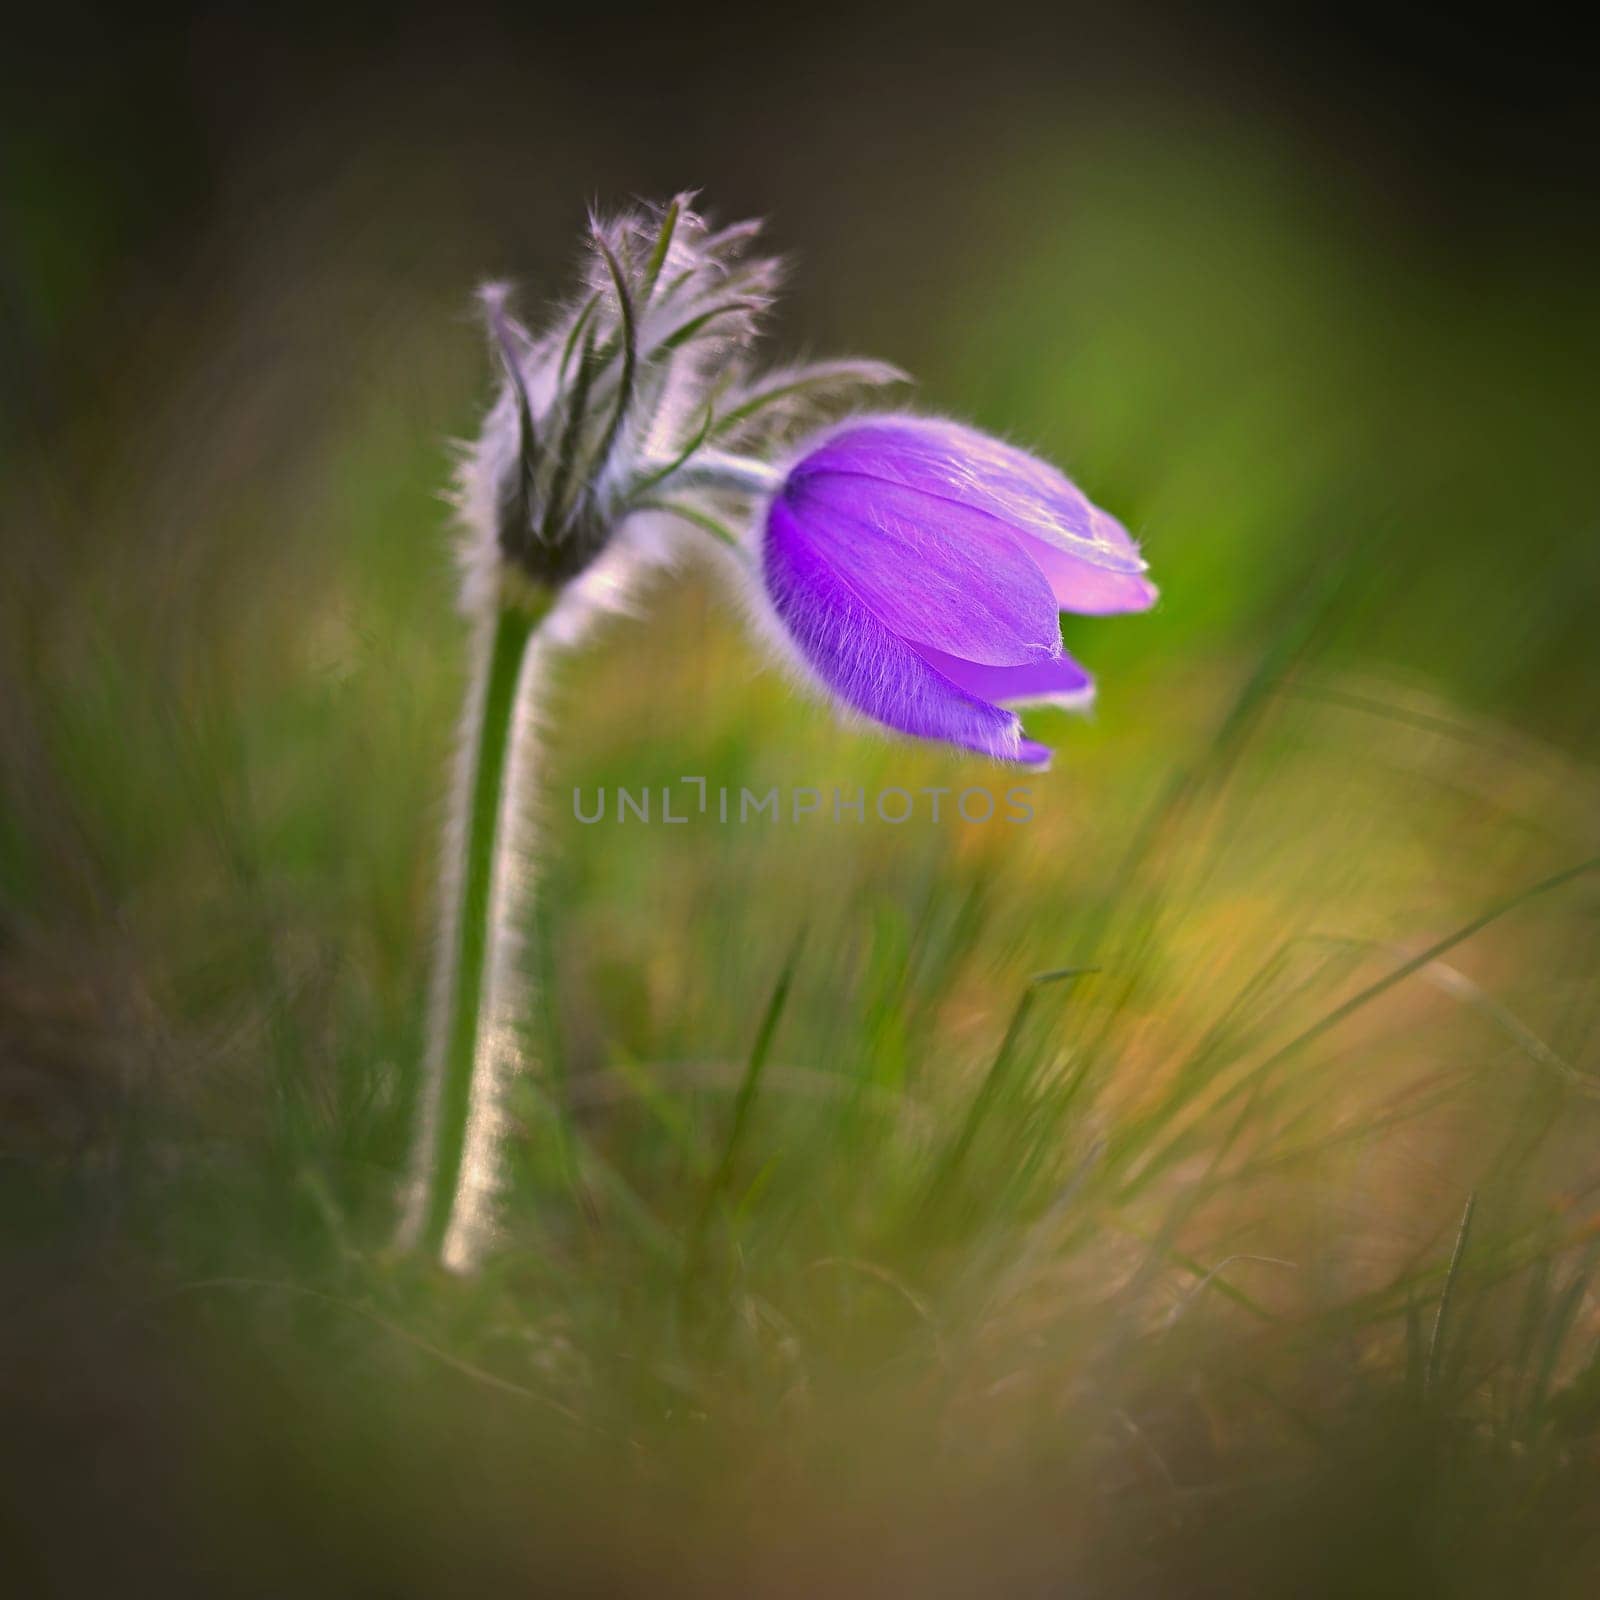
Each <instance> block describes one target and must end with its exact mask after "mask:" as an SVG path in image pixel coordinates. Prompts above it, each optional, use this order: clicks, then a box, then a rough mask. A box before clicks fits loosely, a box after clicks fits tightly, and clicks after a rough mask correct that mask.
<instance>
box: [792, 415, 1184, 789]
mask: <svg viewBox="0 0 1600 1600" xmlns="http://www.w3.org/2000/svg"><path fill="white" fill-rule="evenodd" d="M1145 570H1146V568H1145V562H1144V560H1143V558H1142V557H1141V556H1140V554H1139V551H1138V549H1137V547H1136V546H1135V544H1134V542H1133V540H1132V539H1131V538H1130V537H1129V536H1128V533H1127V530H1126V529H1125V528H1123V526H1122V524H1121V523H1119V522H1118V521H1117V520H1116V519H1115V518H1114V517H1112V516H1109V515H1108V514H1107V513H1106V512H1104V511H1101V510H1100V509H1099V508H1098V507H1097V506H1094V505H1091V504H1090V502H1089V501H1088V500H1087V499H1086V498H1085V497H1084V495H1083V494H1082V493H1080V492H1079V490H1078V489H1077V488H1075V487H1074V486H1073V484H1071V483H1070V482H1069V481H1068V480H1067V479H1066V478H1065V477H1063V476H1062V475H1061V473H1059V472H1058V471H1056V469H1055V468H1054V467H1051V466H1049V465H1047V464H1046V463H1045V462H1043V461H1040V460H1039V459H1037V458H1036V457H1034V456H1031V455H1028V454H1027V453H1026V452H1025V451H1022V450H1018V449H1015V448H1014V447H1012V446H1010V445H1007V444H1002V443H1001V442H1000V441H999V440H997V439H992V438H990V437H988V436H987V435H986V434H982V433H979V432H978V431H976V430H975V429H972V428H967V427H963V426H962V425H961V424H959V423H954V422H946V421H939V420H934V419H929V418H922V417H912V416H879V417H868V418H862V419H859V420H856V421H854V422H850V423H847V424H845V425H844V426H842V427H840V428H838V429H836V430H835V431H834V432H832V433H831V434H829V435H827V436H825V437H824V438H823V439H822V441H821V442H820V443H818V444H816V445H815V446H813V447H812V448H811V449H809V450H808V451H807V453H806V454H805V455H804V456H803V457H801V459H800V460H799V461H797V462H796V463H795V464H794V465H793V466H792V467H791V468H790V469H789V471H788V472H787V474H786V475H785V476H784V479H783V482H782V485H781V487H780V488H779V489H778V490H777V491H776V493H775V494H774V496H773V498H772V500H771V502H770V504H769V506H768V508H767V515H766V527H765V536H764V540H763V547H762V578H763V583H764V587H765V591H766V595H767V598H768V600H769V601H770V603H771V606H772V608H773V610H774V611H775V612H776V615H777V618H778V621H779V622H780V623H781V624H782V627H783V629H784V631H785V632H786V633H787V635H788V637H789V639H790V640H791V641H792V643H793V645H794V647H795V649H796V651H797V652H798V654H799V656H800V658H801V660H802V662H803V663H804V665H805V666H806V667H807V668H808V669H809V671H810V672H811V673H812V674H814V675H815V677H816V678H818V679H820V680H821V682H822V684H823V685H824V686H825V688H826V689H827V690H828V691H829V693H830V694H831V695H832V696H833V697H834V698H835V699H836V700H837V701H839V702H842V703H843V704H844V705H845V706H846V707H848V708H850V709H851V710H853V711H856V712H858V713H860V714H861V715H863V716H865V717H869V718H871V719H872V720H873V721H874V722H879V723H882V724H884V725H885V726H886V727H889V728H893V729H896V730H898V731H899V732H901V733H907V734H911V735H914V736H915V737H918V738H923V739H936V740H941V741H943V742H944V743H946V744H952V745H957V746H960V747H961V748H963V749H967V750H976V751H980V752H982V753H983V754H985V755H989V756H993V757H995V758H996V759H999V760H1002V761H1014V762H1018V763H1020V764H1022V765H1025V766H1033V767H1041V766H1044V765H1045V764H1047V763H1048V761H1049V758H1050V752H1049V750H1048V749H1047V748H1046V747H1045V746H1044V745H1041V744H1037V743H1035V742H1034V741H1032V740H1030V739H1027V738H1025V737H1024V736H1023V732H1022V725H1021V723H1020V722H1019V720H1018V719H1017V716H1016V713H1015V710H1014V709H1012V708H1014V707H1017V706H1023V705H1030V704H1052V705H1058V706H1067V707H1071V708H1081V707H1084V706H1086V705H1087V704H1088V703H1089V702H1090V701H1091V700H1092V699H1093V696H1094V683H1093V680H1092V679H1091V678H1090V676H1089V674H1088V673H1087V672H1086V671H1085V670H1084V669H1083V668H1082V667H1081V666H1080V665H1079V664H1078V663H1077V662H1076V661H1074V660H1073V659H1072V657H1071V656H1069V655H1068V654H1067V653H1066V652H1065V650H1064V649H1063V648H1062V643H1061V628H1060V620H1059V616H1058V613H1060V612H1062V611H1076V612H1081V613H1085V614H1088V615H1091V616H1103V615H1107V614H1110V613H1113V612H1119V611H1143V610H1146V609H1148V608H1149V607H1150V606H1151V605H1152V604H1154V602H1155V598H1156V590H1155V587H1154V585H1152V584H1151V583H1150V582H1149V580H1148V579H1147V578H1145V576H1144V572H1145Z"/></svg>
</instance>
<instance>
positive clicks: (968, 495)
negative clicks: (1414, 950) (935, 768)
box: [400, 195, 1155, 1269]
mask: <svg viewBox="0 0 1600 1600" xmlns="http://www.w3.org/2000/svg"><path fill="white" fill-rule="evenodd" d="M690 198H691V197H690V196H688V195H680V196H678V198H677V199H675V200H673V201H671V202H670V203H669V204H668V205H666V206H663V207H660V208H659V209H651V208H641V209H636V210H633V211H630V212H627V213H624V214H623V215H621V216H619V217H616V218H612V219H609V220H602V219H593V220H591V223H590V227H589V232H588V237H587V241H586V251H585V258H584V270H583V277H582V281H581V284H580V287H579V289H578V292H577V293H576V294H574V295H573V296H572V297H571V298H570V299H568V300H567V301H566V302H565V303H563V304H559V305H557V306H556V307H555V308H554V309H553V310H552V312H551V313H550V315H549V316H548V318H547V319H546V320H545V321H544V323H543V325H542V327H541V328H539V329H537V330H534V329H530V328H529V327H528V326H525V325H524V324H523V323H521V322H520V321H518V320H517V318H516V317H514V316H513V314H512V311H511V306H510V299H509V295H508V292H507V291H506V290H505V289H504V288H502V287H499V286H491V287H490V288H489V289H487V290H485V291H484V294H483V297H482V298H483V305H484V311H485V313H486V320H487V322H488V327H489V333H490V340H491V344H492V347H493V350H494V353H495V357H496V362H497V365H498V368H499V377H500V381H499V386H498V390H497V393H496V396H495V399H494V402H493V403H492V405H491V406H490V408H489V411H488V414H487V415H486V417H485V418H484V422H483V426H482V429H481V431H480V432H479V434H478V437H477V438H476V440H475V441H473V442H472V443H471V444H470V445H468V446H467V447H466V448H465V449H464V450H463V452H462V455H461V461H460V467H459V471H458V474H457V479H456V496H455V498H456V504H457V507H458V510H459V512H460V522H461V533H462V540H461V550H462V555H463V566H464V569H465V578H466V581H465V584H464V586H463V593H462V603H463V609H464V610H465V612H466V613H467V615H468V617H469V619H470V620H471V622H472V624H473V635H474V637H473V642H472V648H473V654H474V658H475V663H476V665H475V670H474V673H473V677H472V684H471V688H470V690H469V695H468V701H467V709H466V715H465V717H464V719H463V723H462V738H461V742H460V748H459V754H458V758H457V762H456V772H455V779H454V784H453V789H452V799H451V807H450V812H449V820H448V828H447V832H446V844H445V852H444V871H443V883H442V892H441V895H440V908H439V916H438V924H437V940H436V957H435V963H434V984H433V992H432V995H431V999H430V1004H429V1018H428V1041H427V1050H426V1057H425V1060H424V1062H423V1067H422V1072H421V1074H420V1078H419V1082H418V1092H417V1105H416V1139H415V1143H414V1146H413V1152H412V1159H411V1166H410V1173H409V1178H408V1182H407V1186H406V1192H405V1198H404V1208H403V1216H402V1219H401V1227H400V1240H401V1242H402V1243H403V1244H405V1245H407V1246H411V1247H417V1248H421V1249H424V1250H426V1251H427V1252H429V1253H430V1254H433V1255H436V1256H437V1258H438V1259H439V1260H440V1261H442V1262H443V1263H444V1264H445V1265H447V1266H449V1267H452V1268H458V1269H466V1268H470V1267H472V1266H474V1265H475V1264H476V1263H477V1262H478V1261H479V1260H481V1259H482V1256H483V1254H484V1252H485V1251H486V1250H487V1248H488V1247H489V1245H490V1243H491V1241H492V1240H493V1238H494V1236H495V1233H496V1230H497V1227H498V1195H499V1191H500V1188H501V1183H502V1179H503V1175H504V1170H505V1165H506V1163H505V1152H506V1149H507V1147H508V1144H509V1140H510V1138H511V1136H512V1132H513V1129H514V1127H515V1125H516V1118H515V1117H514V1116H513V1113H512V1106H511V1100H510V1096H511V1092H512V1084H513V1083H514V1082H515V1081H516V1080H517V1079H518V1078H519V1077H527V1076H529V1075H531V1070H532V1069H533V1068H534V1067H536V1065H537V1062H536V1058H535V1052H536V1044H537V1037H538V1030H537V1029H536V1028H535V1027H533V1026H532V1024H531V1010H530V997H531V994H532V990H533V974H532V972H531V971H530V970H529V968H528V963H527V961H526V959H525V955H526V950H525V946H526V938H525V935H526V931H527V929H528V927H529V926H530V925H531V922H532V916H531V909H532V895H533V892H534V888H535V885H536V884H537V881H538V854H539V852H538V848H537V844H536V837H535V832H534V829H533V824H532V820H531V819H532V814H533V809H534V808H533V804H532V799H533V794H534V791H535V788H536V785H537V781H538V778H537V775H538V766H539V738H538V733H539V721H540V719H539V715H538V708H539V704H540V702H541V700H542V698H543V695H542V684H543V679H544V668H545V664H546V662H547V661H548V660H549V659H550V657H551V655H552V653H553V652H555V651H556V650H558V649H559V648H560V647H561V646H563V645H566V644H569V643H571V642H572V640H573V639H575V638H576V637H578V636H579V635H580V634H581V633H582V631H583V630H584V627H585V625H586V624H587V622H588V620H589V619H590V618H592V617H594V616H596V615H598V614H599V613H600V612H601V611H603V610H605V609H607V608H608V607H611V606H613V605H615V604H616V603H617V602H618V600H619V599H620V598H621V597H623V596H625V595H626V594H627V593H628V592H629V590H630V588H631V579H632V577H633V575H634V574H635V573H636V572H639V571H643V570H650V569H654V568H658V567H660V566H661V565H663V564H665V563H666V562H669V561H670V560H671V559H672V557H673V555H674V553H675V551H676V550H677V549H678V548H679V547H681V545H682V543H683V540H682V539H680V538H677V537H675V535H676V534H680V533H686V535H687V537H688V538H695V537H698V535H699V534H700V533H709V534H711V535H713V536H714V537H715V538H716V539H717V540H719V541H720V543H721V546H722V548H723V550H724V553H725V554H727V555H728V556H729V559H730V560H732V561H734V563H735V564H736V565H737V566H738V568H739V570H740V571H741V573H742V575H743V577H744V580H745V583H746V586H747V589H748V590H749V592H751V593H752V594H753V595H754V597H755V599H756V603H757V607H758V609H761V610H765V611H766V612H768V613H769V614H770V615H771V617H773V618H774V619H775V620H776V624H777V626H776V629H775V630H774V631H775V632H776V633H777V634H778V635H779V637H780V638H783V639H785V640H786V642H787V645H788V646H789V647H792V653H793V654H794V655H796V656H797V657H798V659H799V661H800V663H801V665H802V667H803V669H804V670H805V671H806V672H807V673H808V674H809V675H811V676H812V677H813V678H815V679H816V680H818V681H819V682H820V683H821V684H822V685H823V686H824V687H825V689H826V690H827V691H828V692H830V693H831V694H832V695H833V696H834V698H835V699H836V700H838V701H839V702H840V703H842V704H843V705H844V706H845V707H847V708H849V709H850V710H853V711H855V712H858V713H861V714H863V715H865V716H867V717H869V718H871V719H872V720H873V721H875V722H878V723H880V724H883V725H884V726H886V727H889V728H893V729H897V730H898V731H900V732H902V733H908V734H913V735H919V736H921V737H923V738H929V739H937V740H942V741H943V742H945V743H947V744H951V745H955V746H959V747H961V748H963V749H968V750H976V751H981V752H982V753H984V754H986V755H990V756H994V757H997V758H999V759H1001V760H1007V761H1017V762H1021V763H1024V764H1028V765H1034V766H1038V765H1042V764H1043V763H1044V762H1045V761H1046V760H1047V759H1048V756H1049V752H1048V751H1047V750H1046V749H1045V748H1044V746H1042V745H1039V744H1036V743H1034V742H1033V741H1031V740H1028V739H1025V738H1024V737H1023V736H1022V727H1021V724H1020V723H1019V722H1018V720H1017V717H1016V713H1015V711H1014V710H1013V709H1011V708H1013V707H1014V706H1016V705H1019V704H1023V703H1026V702H1029V701H1041V700H1043V701H1052V702H1055V703H1057V704H1063V705H1070V706H1079V705H1083V704H1085V703H1086V702H1087V701H1088V699H1089V698H1090V696H1091V694H1092V692H1093V686H1092V684H1091V682H1090V679H1089V675H1088V674H1087V673H1086V672H1085V671H1084V670H1083V668H1082V667H1080V666H1079V665H1078V663H1077V662H1076V661H1074V660H1072V658H1071V657H1070V656H1068V655H1066V654H1065V653H1064V652H1063V650H1062V647H1061V630H1060V625H1059V620H1058V612H1059V611H1061V610H1063V609H1065V610H1069V611H1082V612H1091V613H1101V612H1111V611H1137V610H1141V609H1143V608H1144V607H1147V606H1149V605H1150V604H1151V603H1152V602H1153V601H1154V599H1155V590H1154V589H1153V588H1152V587H1151V586H1150V584H1149V583H1148V582H1147V581H1146V580H1145V578H1144V577H1143V576H1142V574H1143V572H1144V562H1143V561H1142V560H1141V559H1140V557H1139V553H1138V551H1137V550H1136V549H1135V548H1134V545H1133V541H1132V540H1131V539H1130V538H1129V537H1128V535H1127V533H1126V532H1124V530H1123V529H1122V527H1121V526H1120V524H1118V523H1117V522H1116V521H1114V520H1113V519H1112V518H1111V517H1109V516H1107V515H1106V514H1105V513H1104V512H1102V511H1099V510H1097V509H1096V508H1095V507H1094V506H1092V505H1090V504H1089V502H1088V501H1087V500H1086V499H1084V497H1083V496H1082V495H1081V494H1080V493H1079V492H1078V491H1077V490H1076V489H1075V488H1073V486H1072V485H1071V484H1070V483H1068V482H1067V480H1066V479H1065V478H1063V477H1062V476H1061V474H1060V473H1058V472H1057V471H1055V469H1054V468H1052V467H1049V466H1046V465H1045V464H1044V463H1043V462H1042V461H1038V460H1035V459H1034V458H1033V457H1032V456H1029V455H1027V454H1025V453H1024V452H1022V451H1020V450H1015V449H1013V448H1011V447H1010V446H1008V445H1004V444H1001V443H999V442H998V441H997V440H994V439H991V438H988V437H986V436H985V435H983V434H981V433H977V432H975V431H974V430H972V429H970V428H965V427H962V426H960V425H958V424H956V423H952V422H939V421H930V420H927V419H922V418H917V417H908V416H898V415H894V414H885V415H879V416H875V417H864V418H857V419H856V420H855V421H851V422H846V423H844V424H838V425H834V426H833V427H832V429H831V431H829V430H828V427H827V424H828V422H829V419H830V418H833V417H838V416H839V415H841V414H842V413H845V412H848V411H849V410H850V409H851V408H852V407H855V406H859V405H860V404H861V402H862V400H863V398H864V397H866V396H868V395H870V394H871V393H872V392H873V391H874V390H875V389H877V388H879V387H881V386H882V385H884V384H886V383H894V382H899V381H901V375H900V374H899V373H898V372H896V371H895V370H894V368H892V367H887V366H885V365H884V364H883V363H881V362H875V361H850V360H845V361H822V362H805V363H801V364H798V365H794V366H787V367H778V368H763V367H760V366H758V365H757V363H756V361H755V358H754V353H753V352H754V346H755V341H756V334H757V332H758V327H759V323H760V320H761V317H762V315H763V313H764V312H765V310H766V308H767V307H768V305H769V304H770V303H771V300H772V298H773V295H774V294H775V292H776V289H777V285H778V282H779V279H780V277H781V272H780V269H779V265H778V263H777V262H775V261H774V260H772V259H771V258H770V257H767V256H765V255H762V254H760V253H759V252H758V251H757V250H756V249H755V248H754V240H755V239H756V236H757V234H758V231H759V230H758V227H757V226H756V225H755V224H752V223H742V224H736V225H734V226H733V227H728V228H721V229H713V228H710V227H708V226H707V224H706V223H704V222H703V221H702V220H701V219H700V218H699V217H698V216H696V215H695V214H694V212H693V211H692V209H691V208H690V206H689V200H690ZM818 429H823V430H824V431H822V432H820V433H819V432H818V431H817V430H818ZM807 433H809V434H811V436H812V442H811V443H810V444H809V445H803V446H801V447H800V449H799V452H798V454H796V453H795V445H794V442H793V441H795V440H796V439H798V438H802V437H804V436H805V435H806V434H807ZM784 461H789V462H792V464H791V465H789V466H788V467H787V469H785V468H784V467H783V466H782V465H781V463H782V462H784ZM775 463H779V464H775ZM752 524H753V525H754V527H755V528H756V529H758V530H759V531H758V532H757V533H756V535H755V538H754V539H750V538H744V537H741V535H740V533H739V531H738V530H739V528H740V526H741V525H743V526H746V527H749V526H751V525H752ZM756 544H758V545H759V550H757V549H754V548H752V545H756Z"/></svg>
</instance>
